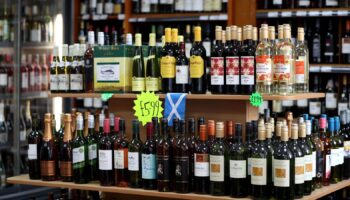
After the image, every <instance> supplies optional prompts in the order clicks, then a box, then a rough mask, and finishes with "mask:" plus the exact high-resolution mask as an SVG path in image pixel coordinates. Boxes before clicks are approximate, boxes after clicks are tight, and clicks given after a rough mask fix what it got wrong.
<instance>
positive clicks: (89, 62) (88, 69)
mask: <svg viewBox="0 0 350 200" xmlns="http://www.w3.org/2000/svg"><path fill="white" fill-rule="evenodd" d="M95 2H96V1H95ZM95 5H96V4H95ZM94 45H95V33H94V31H89V32H88V48H87V49H86V52H85V54H84V62H85V92H93V90H94V83H93V81H92V80H93V79H94Z"/></svg>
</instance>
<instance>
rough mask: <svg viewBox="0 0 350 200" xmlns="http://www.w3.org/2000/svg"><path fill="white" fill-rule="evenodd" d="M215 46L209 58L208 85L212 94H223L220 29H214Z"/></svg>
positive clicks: (223, 59)
mask: <svg viewBox="0 0 350 200" xmlns="http://www.w3.org/2000/svg"><path fill="white" fill-rule="evenodd" d="M215 41H216V43H215V45H214V46H213V48H212V52H211V58H210V64H211V66H210V83H211V93H212V94H223V93H224V92H225V81H224V77H225V46H224V44H223V42H222V27H221V26H216V27H215Z"/></svg>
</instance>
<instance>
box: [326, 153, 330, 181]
mask: <svg viewBox="0 0 350 200" xmlns="http://www.w3.org/2000/svg"><path fill="white" fill-rule="evenodd" d="M331 162H332V161H331V155H326V160H325V164H326V167H325V168H326V169H325V178H327V179H329V178H330V177H331Z"/></svg>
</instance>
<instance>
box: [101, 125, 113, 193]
mask: <svg viewBox="0 0 350 200" xmlns="http://www.w3.org/2000/svg"><path fill="white" fill-rule="evenodd" d="M109 124H110V122H109V119H104V120H103V131H104V134H103V136H102V137H101V139H100V140H99V142H98V169H99V172H98V174H99V177H100V185H101V186H113V185H114V179H115V177H114V170H113V163H114V162H113V161H114V159H113V142H112V141H111V138H110V137H109V133H110V126H109Z"/></svg>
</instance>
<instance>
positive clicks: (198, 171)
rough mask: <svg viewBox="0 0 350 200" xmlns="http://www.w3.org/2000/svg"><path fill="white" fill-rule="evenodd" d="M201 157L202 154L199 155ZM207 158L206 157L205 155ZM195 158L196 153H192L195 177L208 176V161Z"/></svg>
mask: <svg viewBox="0 0 350 200" xmlns="http://www.w3.org/2000/svg"><path fill="white" fill-rule="evenodd" d="M200 157H201V158H202V157H203V155H200ZM206 158H208V157H206ZM197 160H199V159H197V154H194V176H197V177H208V176H209V162H207V161H202V160H203V159H201V162H198V161H197Z"/></svg>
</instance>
